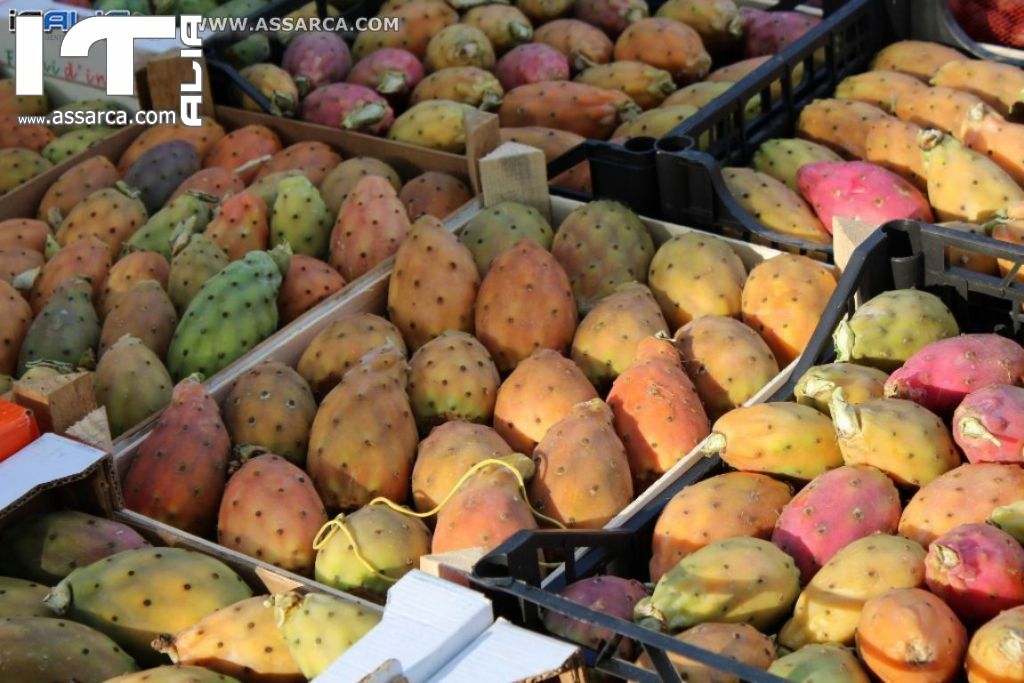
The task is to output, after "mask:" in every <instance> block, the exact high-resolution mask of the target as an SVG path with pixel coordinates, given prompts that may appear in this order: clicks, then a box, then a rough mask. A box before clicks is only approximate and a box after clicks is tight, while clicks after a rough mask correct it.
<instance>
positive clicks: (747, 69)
mask: <svg viewBox="0 0 1024 683" xmlns="http://www.w3.org/2000/svg"><path fill="white" fill-rule="evenodd" d="M770 59H771V57H769V56H768V55H765V56H763V57H751V58H749V59H741V60H740V61H738V62H733V63H732V64H727V65H726V66H721V67H719V68H717V69H715V70H714V71H712V72H711V73H709V74H708V76H707V79H706V81H705V82H710V83H729V84H736V83H739V82H740V81H742V80H743V78H744V77H745V76H747V75H748V74H751V73H753V72H754V71H756V70H757V69H758V67H760V66H761V65H762V64H764V63H766V62H768V61H769V60H770ZM802 75H803V65H800V66H798V67H797V68H795V69H793V78H801V77H802ZM781 93H782V84H781V83H780V82H778V81H776V82H775V83H772V94H774V95H776V96H777V95H779V94H781ZM748 106H750V103H748Z"/></svg>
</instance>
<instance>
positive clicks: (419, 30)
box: [352, 0, 459, 60]
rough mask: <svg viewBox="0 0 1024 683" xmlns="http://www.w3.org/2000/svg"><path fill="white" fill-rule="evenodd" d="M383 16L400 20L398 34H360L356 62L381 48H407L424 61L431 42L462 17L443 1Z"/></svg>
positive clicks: (401, 6)
mask: <svg viewBox="0 0 1024 683" xmlns="http://www.w3.org/2000/svg"><path fill="white" fill-rule="evenodd" d="M380 16H384V17H391V18H395V19H398V20H399V21H400V22H401V23H400V24H399V27H398V30H397V31H395V30H377V31H360V33H359V35H358V36H356V41H355V43H353V45H352V54H353V56H354V57H355V58H356V59H360V60H361V59H364V58H365V57H366V55H368V54H371V53H373V52H374V51H376V50H379V49H381V48H389V47H396V48H404V49H406V50H408V51H409V52H411V53H413V54H414V55H416V57H418V58H420V59H422V58H423V56H424V55H425V53H426V51H427V45H428V44H429V42H430V39H431V38H432V37H433V36H434V35H436V34H437V33H439V32H440V31H441V30H442V29H443V28H444V27H446V26H449V25H451V24H454V23H455V22H457V21H458V20H459V14H458V12H456V11H455V10H454V9H452V8H451V6H450V5H449V4H448V3H447V2H444V1H443V0H411V1H405V2H396V3H394V4H393V6H392V7H389V8H387V9H384V8H382V11H381V14H380Z"/></svg>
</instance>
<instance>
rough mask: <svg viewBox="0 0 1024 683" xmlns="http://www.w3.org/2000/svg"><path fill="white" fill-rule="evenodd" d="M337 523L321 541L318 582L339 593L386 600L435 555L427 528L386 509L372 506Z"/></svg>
mask: <svg viewBox="0 0 1024 683" xmlns="http://www.w3.org/2000/svg"><path fill="white" fill-rule="evenodd" d="M332 524H333V525H335V526H333V527H328V528H329V529H330V531H329V532H328V533H327V534H326V535H321V536H320V538H318V540H317V548H318V551H317V555H316V580H317V581H319V582H321V583H324V584H327V585H328V586H332V587H334V588H337V589H339V590H344V591H349V592H356V593H364V594H367V595H370V596H374V597H377V598H380V597H383V596H384V595H385V594H386V593H387V591H388V589H389V588H390V587H391V586H392V585H394V583H395V581H397V580H398V579H400V578H402V577H403V576H404V575H405V574H406V573H408V572H409V571H410V570H411V569H415V568H416V567H417V566H419V559H420V557H421V556H422V555H427V554H429V553H430V531H429V530H428V529H427V527H426V525H425V524H424V523H423V522H422V521H420V520H419V519H417V518H415V517H411V516H409V515H405V514H403V513H401V512H398V511H397V510H393V509H392V508H390V507H388V506H386V505H367V506H365V507H362V508H360V509H358V510H356V511H355V512H353V513H352V514H349V515H345V516H344V517H339V518H338V519H337V520H335V521H334V522H332ZM336 527H337V528H336ZM346 532H347V533H346Z"/></svg>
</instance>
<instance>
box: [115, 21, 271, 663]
mask: <svg viewBox="0 0 1024 683" xmlns="http://www.w3.org/2000/svg"><path fill="white" fill-rule="evenodd" d="M260 35H262V34H254V35H253V37H258V36H260ZM268 49H269V48H268ZM237 682H238V679H237V678H231V677H230V676H225V675H224V674H219V673H216V672H214V671H210V670H209V669H206V668H203V667H201V666H185V665H183V664H168V665H165V666H158V667H155V668H153V669H145V670H143V671H139V672H136V673H131V674H124V675H122V676H117V677H116V678H111V679H110V680H109V681H107V683H237Z"/></svg>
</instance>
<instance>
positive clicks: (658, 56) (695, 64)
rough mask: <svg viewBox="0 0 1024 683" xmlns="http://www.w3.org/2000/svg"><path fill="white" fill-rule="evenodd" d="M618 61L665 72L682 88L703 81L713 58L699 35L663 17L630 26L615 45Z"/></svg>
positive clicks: (678, 22) (642, 20)
mask: <svg viewBox="0 0 1024 683" xmlns="http://www.w3.org/2000/svg"><path fill="white" fill-rule="evenodd" d="M615 60H616V61H622V60H629V61H635V62H643V63H644V64H649V65H651V66H653V67H657V68H659V69H664V70H665V71H668V72H669V73H670V74H672V78H674V79H675V81H676V83H678V84H680V85H685V84H687V83H692V82H694V81H701V80H704V77H705V76H707V75H708V72H709V71H710V70H711V55H709V54H708V53H707V51H706V50H705V49H704V43H702V42H701V39H700V34H699V33H697V32H696V31H695V30H694V29H692V28H690V27H689V26H688V25H687V24H684V23H682V22H680V21H674V20H672V19H664V18H660V17H652V18H648V19H641V20H640V21H637V22H634V23H632V24H630V25H629V26H628V27H627V28H626V30H625V31H623V32H622V35H621V36H619V39H618V40H617V41H616V42H615Z"/></svg>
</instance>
